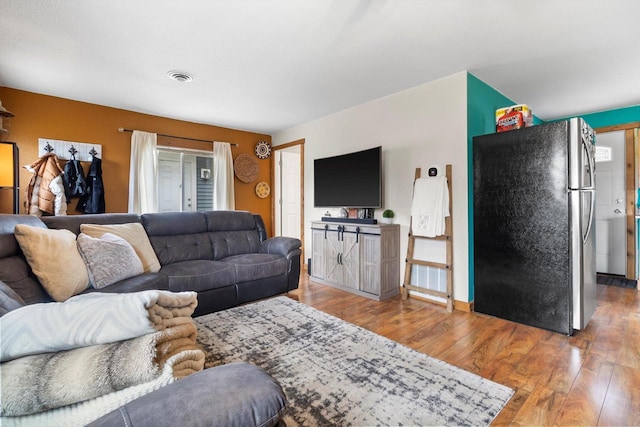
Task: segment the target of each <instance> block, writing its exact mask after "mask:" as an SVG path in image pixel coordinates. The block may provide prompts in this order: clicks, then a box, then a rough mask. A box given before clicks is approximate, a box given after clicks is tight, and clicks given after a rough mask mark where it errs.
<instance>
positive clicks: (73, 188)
mask: <svg viewBox="0 0 640 427" xmlns="http://www.w3.org/2000/svg"><path fill="white" fill-rule="evenodd" d="M62 180H63V182H64V195H65V197H66V198H67V203H71V198H72V197H82V196H83V195H84V194H85V193H86V191H87V183H86V181H85V179H84V171H83V170H82V165H81V164H80V161H79V160H76V159H75V158H72V159H71V160H69V161H68V162H67V163H65V165H64V175H62Z"/></svg>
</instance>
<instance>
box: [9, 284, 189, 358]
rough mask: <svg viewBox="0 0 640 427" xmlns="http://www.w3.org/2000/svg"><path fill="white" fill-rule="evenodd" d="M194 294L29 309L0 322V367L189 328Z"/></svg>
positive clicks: (96, 299)
mask: <svg viewBox="0 0 640 427" xmlns="http://www.w3.org/2000/svg"><path fill="white" fill-rule="evenodd" d="M197 304H198V300H197V294H196V293H195V292H169V291H158V290H149V291H143V292H135V293H118V294H110V293H101V292H93V293H88V294H82V295H77V296H75V297H73V298H70V299H68V300H67V301H65V302H50V303H42V304H31V305H27V306H24V307H20V308H18V309H16V310H13V311H10V312H9V313H7V314H5V315H4V316H2V317H0V334H2V346H0V347H1V348H0V362H6V361H9V360H12V359H15V358H18V357H22V356H26V355H31V354H39V353H49V352H56V351H60V350H69V349H73V348H78V347H86V346H90V345H96V344H107V343H112V342H116V341H122V340H126V339H130V338H135V337H139V336H141V335H145V334H150V333H153V332H156V331H160V330H163V329H166V328H168V327H171V326H176V325H181V324H184V323H190V322H191V321H192V319H191V315H192V314H193V311H194V310H195V308H196V306H197Z"/></svg>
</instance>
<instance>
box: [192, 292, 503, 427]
mask: <svg viewBox="0 0 640 427" xmlns="http://www.w3.org/2000/svg"><path fill="white" fill-rule="evenodd" d="M196 324H197V325H198V341H199V342H200V344H201V345H202V347H203V348H204V349H205V350H206V351H207V353H208V354H207V359H206V364H205V367H212V366H217V365H221V364H225V363H229V362H233V361H240V360H243V361H247V362H251V363H254V364H256V365H258V366H260V367H262V368H263V369H265V370H266V371H267V372H269V373H270V374H271V375H272V376H273V377H274V378H275V379H276V380H277V381H278V382H279V383H280V385H281V386H282V388H283V389H284V392H285V394H286V396H287V399H288V403H289V406H288V408H287V412H286V414H285V415H286V416H285V421H286V423H287V426H289V427H293V426H296V425H301V426H328V425H331V426H335V425H338V426H347V425H354V426H369V425H456V426H458V425H469V426H480V425H489V424H490V423H491V421H492V420H493V419H494V418H495V417H496V415H497V414H498V413H499V412H500V411H501V410H502V408H503V407H504V405H505V404H506V403H507V402H508V401H509V399H510V398H511V396H512V394H513V391H512V390H511V389H510V388H508V387H505V386H502V385H500V384H496V383H494V382H492V381H489V380H487V379H484V378H481V377H479V376H477V375H474V374H472V373H469V372H467V371H464V370H462V369H459V368H456V367H455V366H451V365H449V364H447V363H444V362H442V361H440V360H437V359H434V358H432V357H429V356H427V355H425V354H423V353H419V352H416V351H414V350H412V349H410V348H408V347H405V346H402V345H400V344H398V343H396V342H394V341H391V340H389V339H387V338H384V337H382V336H380V335H376V334H374V333H373V332H370V331H367V330H365V329H363V328H360V327H358V326H355V325H352V324H350V323H347V322H344V321H342V320H340V319H338V318H336V317H333V316H330V315H328V314H325V313H323V312H321V311H318V310H315V309H313V308H311V307H309V306H306V305H304V304H301V303H299V302H297V301H294V300H292V299H290V298H287V297H276V298H272V299H268V300H264V301H260V302H257V303H254V304H249V305H245V306H241V307H236V308H232V309H229V310H225V311H221V312H218V313H212V314H208V315H206V316H201V317H198V318H196Z"/></svg>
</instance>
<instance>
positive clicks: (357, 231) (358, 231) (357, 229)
mask: <svg viewBox="0 0 640 427" xmlns="http://www.w3.org/2000/svg"><path fill="white" fill-rule="evenodd" d="M359 236H360V227H356V243H358V237H359Z"/></svg>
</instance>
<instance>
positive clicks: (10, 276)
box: [0, 243, 53, 304]
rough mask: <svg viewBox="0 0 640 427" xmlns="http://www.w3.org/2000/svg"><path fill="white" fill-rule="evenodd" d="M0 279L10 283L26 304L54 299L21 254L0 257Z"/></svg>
mask: <svg viewBox="0 0 640 427" xmlns="http://www.w3.org/2000/svg"><path fill="white" fill-rule="evenodd" d="M16 244H17V243H16ZM0 280H2V281H3V282H5V283H6V284H7V285H9V286H10V287H11V289H13V290H14V291H15V292H16V293H17V294H18V295H19V296H20V298H22V300H23V301H24V302H25V303H26V304H36V303H40V302H51V301H53V299H52V298H51V296H50V295H49V294H47V293H46V292H45V290H44V288H43V287H42V285H40V282H38V278H37V277H36V276H35V275H34V274H33V272H32V271H31V268H29V264H27V260H26V259H24V257H22V256H21V255H14V256H9V257H4V258H0Z"/></svg>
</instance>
